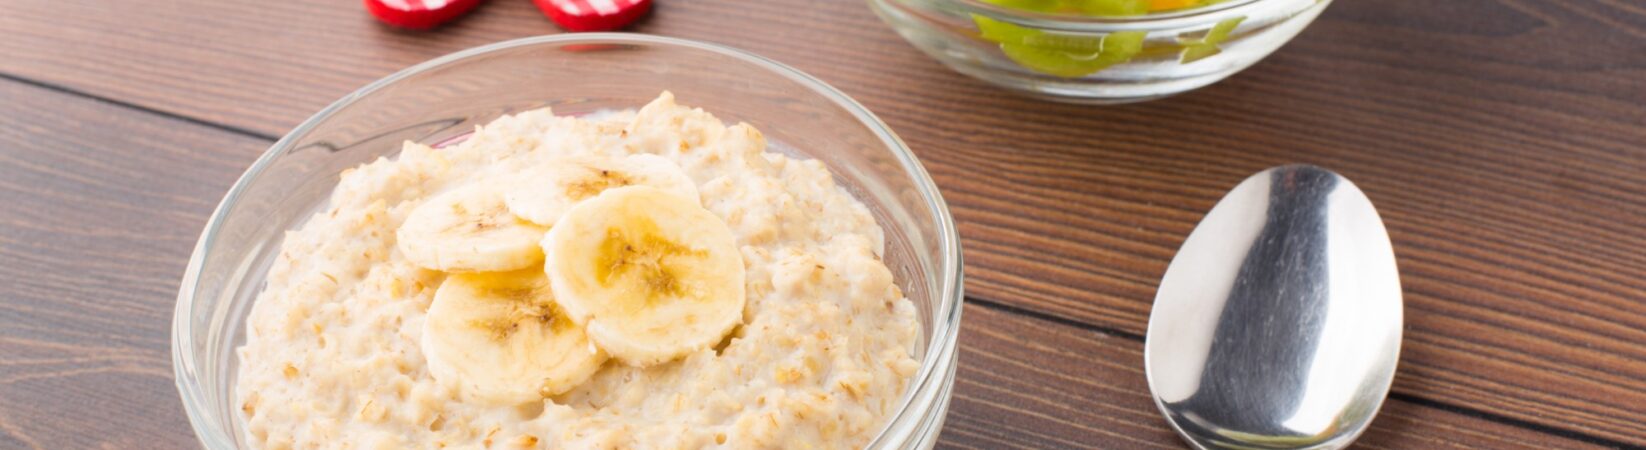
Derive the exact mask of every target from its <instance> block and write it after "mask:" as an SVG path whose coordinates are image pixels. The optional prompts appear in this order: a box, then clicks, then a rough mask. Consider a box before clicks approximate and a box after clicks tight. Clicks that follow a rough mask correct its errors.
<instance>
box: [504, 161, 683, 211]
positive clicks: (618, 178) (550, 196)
mask: <svg viewBox="0 0 1646 450" xmlns="http://www.w3.org/2000/svg"><path fill="white" fill-rule="evenodd" d="M519 182H520V184H519V185H518V186H516V187H515V188H514V189H510V190H509V192H508V193H507V194H505V195H504V196H503V199H504V202H505V203H507V204H508V206H509V211H511V212H513V213H514V214H515V215H517V216H520V217H521V218H524V219H526V220H530V221H532V222H536V223H538V224H542V225H553V224H554V222H555V221H556V220H559V219H560V216H561V215H563V214H565V213H566V211H567V210H569V209H571V208H572V206H574V205H576V204H577V203H578V202H581V201H583V200H587V199H590V198H593V197H594V196H596V195H599V194H600V193H601V192H604V191H605V190H607V189H612V188H619V187H623V186H651V187H655V188H657V189H659V190H662V191H664V192H667V193H670V194H674V195H677V196H680V197H681V198H685V199H689V200H691V201H692V203H693V204H701V203H702V202H701V199H700V198H699V196H698V193H697V184H696V183H693V182H692V179H691V178H690V177H687V176H686V172H685V171H683V170H680V167H679V166H676V165H675V164H674V162H672V161H669V160H668V158H664V157H661V156H657V155H652V154H639V155H631V156H625V157H616V158H598V157H580V158H561V159H555V160H551V161H548V162H545V163H543V164H541V165H538V166H537V167H535V168H533V169H532V170H530V171H527V172H526V173H525V174H523V175H522V176H521V178H520V179H519Z"/></svg>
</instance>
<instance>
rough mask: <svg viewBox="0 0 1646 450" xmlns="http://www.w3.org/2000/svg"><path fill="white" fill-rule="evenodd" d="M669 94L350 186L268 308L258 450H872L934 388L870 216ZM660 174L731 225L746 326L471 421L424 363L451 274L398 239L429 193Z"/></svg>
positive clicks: (249, 389) (279, 276) (395, 165)
mask: <svg viewBox="0 0 1646 450" xmlns="http://www.w3.org/2000/svg"><path fill="white" fill-rule="evenodd" d="M765 148H766V142H765V139H764V138H763V137H762V136H761V134H760V132H759V131H757V130H755V129H754V128H753V127H750V126H748V125H746V124H738V125H734V126H726V125H724V124H723V123H721V122H720V121H719V120H718V119H716V118H714V117H713V116H711V115H709V114H708V113H705V112H703V111H702V110H696V109H691V108H687V107H683V106H679V105H677V104H676V103H675V102H674V99H673V97H672V96H670V95H669V94H667V93H665V94H664V95H663V96H662V97H660V98H658V99H657V100H655V101H653V102H652V103H650V104H648V105H646V106H645V107H644V108H641V109H640V110H639V111H632V112H624V113H616V114H610V115H603V116H601V117H599V118H596V119H579V118H572V117H557V116H554V115H553V114H551V113H550V112H549V111H548V110H547V109H540V110H534V111H527V112H523V113H520V114H516V115H513V116H505V117H502V118H499V119H497V120H496V121H493V122H492V123H490V124H487V125H485V126H483V127H479V128H477V129H476V131H475V133H474V134H473V135H472V136H471V137H470V138H468V139H467V140H466V141H464V142H462V143H459V144H457V145H453V146H449V147H446V148H442V149H438V150H435V149H430V148H429V147H426V146H423V145H420V144H415V143H407V144H406V145H405V149H404V150H403V151H402V152H401V154H400V156H399V157H398V158H396V159H392V160H391V159H379V160H377V161H375V162H372V163H369V164H365V165H362V166H360V167H358V168H356V169H354V170H350V171H348V172H345V173H344V174H343V176H342V180H341V182H340V183H339V184H338V187H337V190H336V191H335V192H333V194H332V197H331V204H330V206H329V209H328V210H326V211H324V212H321V213H319V214H316V215H315V216H314V217H313V218H311V219H310V220H309V221H308V222H307V223H306V224H304V225H303V226H302V227H301V228H300V229H298V230H296V231H292V232H289V233H287V235H286V239H285V241H284V244H283V245H282V247H281V253H280V255H279V258H278V259H277V260H276V262H275V264H274V267H273V268H272V269H271V270H270V272H269V275H268V286H267V288H266V289H265V290H264V291H263V293H262V294H261V295H260V296H259V297H258V299H257V302H256V304H255V305H254V306H253V308H252V312H251V317H250V321H249V325H250V326H249V327H248V330H247V343H246V345H245V346H244V347H242V348H240V351H239V352H240V361H241V366H240V373H239V378H238V380H237V385H236V387H237V390H236V394H237V396H238V398H239V403H240V405H241V409H242V412H243V416H242V417H243V418H244V419H245V424H246V438H247V440H249V441H250V442H251V444H252V445H253V447H256V448H269V449H282V448H440V447H448V448H486V447H490V448H516V447H543V448H700V447H725V448H750V447H778V446H782V447H786V448H807V447H810V448H845V447H861V446H863V445H864V444H867V443H868V441H869V440H870V439H872V438H873V437H874V436H875V434H877V433H878V432H879V431H880V428H881V427H882V426H884V424H885V422H886V420H887V419H888V418H889V416H890V415H891V414H892V413H894V412H895V409H896V408H897V406H898V405H899V402H900V400H901V396H902V393H903V391H904V388H905V387H906V385H907V383H908V380H909V378H910V377H911V376H912V375H913V374H914V373H915V371H916V370H917V369H918V368H919V363H918V361H916V360H915V359H914V358H913V357H912V356H911V350H912V349H913V346H914V345H915V343H916V342H917V340H918V338H919V332H920V325H919V322H918V319H917V318H916V317H915V309H914V306H913V304H912V303H910V301H909V300H908V299H906V298H904V297H903V295H902V293H901V292H900V291H899V290H898V289H897V287H896V286H895V285H894V284H893V280H892V275H891V272H890V271H889V270H888V269H887V268H886V265H885V264H884V263H883V262H882V261H881V260H880V253H881V252H882V251H883V247H884V238H883V232H882V230H881V229H880V227H879V225H878V224H876V223H875V221H874V218H873V216H871V215H870V213H869V211H868V209H867V208H866V207H865V206H864V205H863V204H862V203H860V202H858V201H857V200H856V199H854V198H852V197H851V195H850V194H848V193H847V192H846V191H844V190H843V189H841V188H840V187H839V186H837V185H836V184H835V182H834V179H833V178H832V176H831V175H830V174H829V172H828V170H827V169H826V168H825V167H824V166H823V164H822V163H820V162H817V161H812V160H805V161H803V160H797V159H793V158H790V157H787V156H783V155H780V154H777V153H772V152H766V151H765ZM635 153H652V154H657V155H660V156H663V157H665V158H668V159H669V160H671V161H674V162H675V163H676V164H678V165H679V166H680V167H681V168H682V169H683V170H684V171H685V172H686V174H688V175H689V176H690V177H691V179H692V181H693V182H695V183H696V184H697V187H698V189H699V191H700V192H701V194H702V199H703V205H704V207H705V208H707V209H708V210H709V211H710V212H713V213H714V214H715V215H716V216H719V217H720V218H721V219H723V220H725V221H726V224H727V225H728V226H729V227H730V228H731V230H732V232H733V234H734V235H735V236H736V239H737V244H738V246H739V247H740V248H739V250H740V251H741V253H742V256H743V262H744V265H745V267H746V273H747V277H746V286H745V288H746V291H747V295H748V302H747V306H746V308H745V310H744V320H743V325H742V326H741V327H740V328H739V329H738V330H737V331H735V332H734V334H733V337H732V338H730V339H728V340H727V343H725V344H723V348H722V349H720V350H719V351H716V350H715V349H708V350H703V351H699V352H695V353H692V354H689V355H687V356H686V357H685V358H683V359H679V360H674V361H672V362H668V363H664V364H661V365H656V366H651V367H646V368H637V367H629V366H625V365H623V364H621V363H618V362H616V361H615V360H614V361H608V362H607V363H606V364H605V365H604V366H603V367H602V368H601V369H600V370H599V372H597V373H596V374H595V375H594V376H593V378H591V379H590V380H588V381H586V382H584V383H583V384H582V385H580V386H578V387H577V388H574V389H572V390H571V391H570V392H568V393H565V394H561V395H557V396H554V397H551V398H547V399H544V400H543V401H542V402H532V403H527V404H522V405H516V406H483V405H477V404H470V403H464V402H463V401H462V400H460V398H459V396H458V395H457V392H456V391H455V389H454V388H453V387H450V386H446V385H443V384H441V383H439V382H436V381H435V380H434V379H433V378H432V377H431V376H430V375H429V372H428V370H427V367H426V362H425V359H424V356H423V354H422V349H421V348H420V347H419V345H418V341H419V339H420V337H421V334H422V330H423V322H424V319H425V312H426V311H427V310H428V308H429V303H430V302H431V300H432V298H433V295H434V291H435V289H436V288H437V287H438V286H439V285H440V283H441V282H442V281H443V279H444V277H445V275H444V274H443V273H440V272H435V271H430V270H425V269H420V268H418V267H416V266H415V265H413V264H411V263H410V262H408V261H406V260H405V258H404V257H403V256H402V255H401V254H399V251H398V250H396V247H395V230H396V229H397V228H398V227H399V225H400V223H401V222H402V221H404V220H405V218H406V215H407V214H408V213H409V212H410V211H411V210H412V209H413V208H415V207H416V206H417V205H418V204H420V203H421V202H423V201H424V200H425V199H427V198H428V197H430V196H431V195H433V194H436V193H439V192H443V191H445V190H448V189H452V188H454V187H458V186H462V185H465V184H467V183H473V182H477V181H478V180H486V179H491V178H494V177H500V176H506V175H508V174H511V173H515V172H518V171H520V170H523V169H524V168H526V167H529V166H531V165H533V164H537V163H540V162H542V161H545V160H547V159H551V158H557V157H566V156H600V155H607V156H617V155H627V154H635Z"/></svg>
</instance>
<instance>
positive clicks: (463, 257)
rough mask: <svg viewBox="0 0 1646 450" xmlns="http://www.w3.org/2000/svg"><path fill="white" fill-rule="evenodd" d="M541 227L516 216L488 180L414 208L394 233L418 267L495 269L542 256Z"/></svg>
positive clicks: (511, 267)
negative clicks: (539, 243)
mask: <svg viewBox="0 0 1646 450" xmlns="http://www.w3.org/2000/svg"><path fill="white" fill-rule="evenodd" d="M544 231H545V230H544V229H543V227H542V226H539V225H537V224H534V223H531V222H527V221H524V220H521V219H520V218H519V217H516V216H515V215H514V214H512V213H510V212H509V209H508V207H507V206H505V205H504V203H503V193H502V191H501V190H500V189H498V188H496V187H495V186H493V185H490V184H484V183H482V184H477V185H471V186H468V187H464V188H459V189H457V190H454V191H450V192H446V193H443V194H440V195H438V196H435V197H434V198H431V199H429V200H428V201H427V202H424V203H423V204H421V205H418V206H417V209H413V210H412V212H411V214H410V215H408V216H407V217H406V222H405V223H404V224H401V226H400V230H399V231H397V232H396V236H397V238H398V241H399V247H400V252H401V253H404V254H405V255H406V259H407V260H409V261H411V262H412V263H413V264H416V265H418V266H421V267H424V268H428V269H434V270H441V271H446V272H498V271H507V270H516V269H524V268H527V267H531V266H534V265H537V263H539V262H542V261H543V249H542V247H540V246H539V245H538V241H539V240H541V239H542V238H543V233H544Z"/></svg>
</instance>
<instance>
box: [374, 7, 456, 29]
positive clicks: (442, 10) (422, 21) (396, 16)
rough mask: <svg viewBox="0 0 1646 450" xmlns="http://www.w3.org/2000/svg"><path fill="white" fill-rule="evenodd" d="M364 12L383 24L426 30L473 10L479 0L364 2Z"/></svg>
mask: <svg viewBox="0 0 1646 450" xmlns="http://www.w3.org/2000/svg"><path fill="white" fill-rule="evenodd" d="M365 2H366V11H367V12H370V13H371V15H372V17H376V18H377V20H380V21H382V22H383V23H386V24H389V25H394V26H397V27H402V28H411V29H414V30H427V29H430V28H434V27H436V26H439V25H440V24H443V23H446V22H450V21H452V19H456V18H458V17H461V16H463V13H467V12H469V10H471V9H474V7H475V5H479V4H480V0H365Z"/></svg>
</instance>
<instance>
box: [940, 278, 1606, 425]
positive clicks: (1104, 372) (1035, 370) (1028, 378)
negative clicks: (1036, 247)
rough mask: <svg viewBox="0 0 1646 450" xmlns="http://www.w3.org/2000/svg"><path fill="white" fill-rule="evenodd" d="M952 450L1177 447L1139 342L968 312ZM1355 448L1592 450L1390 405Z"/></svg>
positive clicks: (952, 422) (974, 308)
mask: <svg viewBox="0 0 1646 450" xmlns="http://www.w3.org/2000/svg"><path fill="white" fill-rule="evenodd" d="M965 315H966V319H965V320H966V322H967V324H966V327H965V328H964V329H963V330H962V331H961V335H960V343H961V351H960V361H961V364H960V371H959V373H957V374H956V378H957V379H958V380H959V381H958V382H957V383H956V386H955V394H954V395H955V397H954V404H953V406H952V409H951V413H950V415H949V420H948V423H947V425H946V427H945V428H944V437H945V439H946V440H945V441H944V444H946V445H944V447H951V448H1166V449H1171V448H1182V444H1180V443H1179V441H1178V440H1177V435H1176V434H1174V433H1173V432H1172V431H1171V428H1169V427H1168V426H1167V425H1166V422H1165V419H1163V418H1161V416H1160V414H1159V412H1158V410H1157V409H1156V408H1155V405H1154V402H1153V400H1151V399H1150V397H1149V388H1148V383H1147V382H1146V381H1145V379H1144V377H1143V345H1142V343H1140V342H1137V341H1136V340H1132V339H1128V338H1124V337H1118V336H1113V335H1109V334H1104V333H1101V332H1095V331H1090V330H1083V329H1079V328H1074V327H1070V326H1067V325H1063V324H1055V323H1050V322H1047V321H1044V320H1038V319H1034V318H1030V317H1025V316H1022V315H1015V314H1009V313H1005V312H1001V311H998V310H995V309H990V308H986V307H978V306H968V307H967V308H966V313H965ZM1355 448H1367V449H1400V448H1423V449H1445V448H1493V449H1510V448H1524V449H1547V448H1571V449H1576V448H1598V447H1595V446H1594V445H1592V444H1588V443H1584V442H1577V441H1572V440H1568V439H1562V438H1559V437H1556V436H1551V435H1548V434H1543V433H1537V432H1533V431H1530V430H1525V429H1521V428H1514V427H1510V426H1507V425H1504V424H1501V423H1495V422H1489V421H1485V420H1480V419H1476V418H1471V417H1466V416H1462V415H1459V414H1455V413H1451V412H1446V411H1443V410H1439V409H1434V408H1426V407H1422V406H1418V405H1414V404H1411V403H1407V402H1401V401H1396V400H1390V401H1388V402H1386V403H1384V404H1383V409H1382V410H1381V412H1380V413H1379V415H1378V417H1377V419H1376V420H1375V421H1373V422H1372V426H1371V428H1370V429H1368V430H1367V431H1366V434H1365V435H1363V436H1362V437H1361V439H1360V440H1359V441H1357V442H1356V444H1355Z"/></svg>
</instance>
